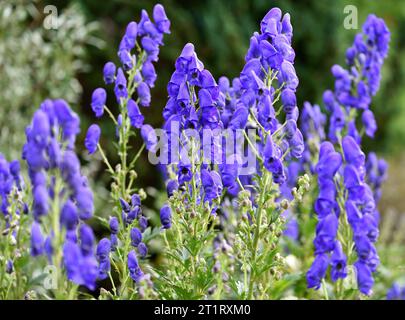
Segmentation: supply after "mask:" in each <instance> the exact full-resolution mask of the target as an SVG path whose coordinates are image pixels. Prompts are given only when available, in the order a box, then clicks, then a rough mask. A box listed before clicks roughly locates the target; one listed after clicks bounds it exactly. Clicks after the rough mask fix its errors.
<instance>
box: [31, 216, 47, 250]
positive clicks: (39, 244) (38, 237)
mask: <svg viewBox="0 0 405 320" xmlns="http://www.w3.org/2000/svg"><path fill="white" fill-rule="evenodd" d="M43 252H44V237H43V235H42V232H41V227H40V225H39V223H37V222H33V223H32V227H31V255H32V256H33V257H35V256H39V255H41V254H42V253H43Z"/></svg>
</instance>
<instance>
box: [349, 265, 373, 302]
mask: <svg viewBox="0 0 405 320" xmlns="http://www.w3.org/2000/svg"><path fill="white" fill-rule="evenodd" d="M354 266H355V267H356V274H357V283H358V286H359V290H360V292H361V293H363V294H365V295H368V296H369V295H371V294H372V290H371V289H372V287H373V285H374V279H373V276H372V273H371V270H370V268H369V267H368V266H367V264H365V263H364V262H362V261H357V262H356V263H355V264H354Z"/></svg>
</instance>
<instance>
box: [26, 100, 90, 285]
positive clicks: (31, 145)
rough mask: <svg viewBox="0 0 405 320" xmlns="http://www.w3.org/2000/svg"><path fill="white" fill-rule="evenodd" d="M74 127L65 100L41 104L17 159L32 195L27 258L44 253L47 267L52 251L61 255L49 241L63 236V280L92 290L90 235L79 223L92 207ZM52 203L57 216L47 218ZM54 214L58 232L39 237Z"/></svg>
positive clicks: (75, 119) (73, 116)
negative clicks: (23, 164) (24, 168)
mask: <svg viewBox="0 0 405 320" xmlns="http://www.w3.org/2000/svg"><path fill="white" fill-rule="evenodd" d="M79 125H80V121H79V118H78V116H77V115H76V114H75V113H74V112H73V111H72V110H71V109H70V107H69V105H68V104H67V103H66V102H65V101H64V100H45V101H44V102H43V103H42V104H41V106H40V108H39V109H38V110H37V111H36V112H35V114H34V116H33V119H32V122H31V125H30V126H28V127H27V129H26V137H27V142H26V144H25V145H24V148H23V154H22V157H23V159H24V160H25V161H26V162H27V165H28V174H29V177H30V181H31V185H32V195H33V204H32V213H33V217H34V220H35V221H34V222H33V224H32V228H31V254H32V255H33V256H38V255H42V254H44V253H46V255H47V256H48V259H49V260H50V261H52V255H53V252H54V250H59V249H60V248H58V247H56V246H57V245H62V243H56V241H57V240H56V239H55V237H54V235H55V234H56V233H57V234H61V233H62V232H63V234H65V239H64V248H63V252H64V265H65V268H66V271H67V275H68V278H69V279H70V280H72V281H73V282H75V283H78V284H80V285H85V286H87V287H88V288H90V289H93V288H94V287H95V281H96V279H97V261H96V260H95V257H94V250H93V242H94V235H93V233H92V230H91V228H89V227H88V226H87V225H86V224H84V221H86V220H88V219H90V218H91V217H92V215H93V211H94V204H93V193H92V191H91V189H90V187H89V185H88V182H87V178H86V177H85V176H82V175H81V172H80V161H79V159H78V157H77V155H76V153H75V151H74V142H75V140H76V135H77V134H78V133H79V131H80V128H79ZM59 180H61V181H62V182H61V181H59ZM52 203H60V207H59V208H58V210H60V212H52ZM55 214H58V215H59V216H58V217H50V219H58V220H59V224H60V230H49V234H48V235H44V234H43V231H42V230H41V222H42V221H43V220H44V219H46V217H47V216H48V215H55ZM78 233H79V237H78ZM94 270H96V271H95V272H94Z"/></svg>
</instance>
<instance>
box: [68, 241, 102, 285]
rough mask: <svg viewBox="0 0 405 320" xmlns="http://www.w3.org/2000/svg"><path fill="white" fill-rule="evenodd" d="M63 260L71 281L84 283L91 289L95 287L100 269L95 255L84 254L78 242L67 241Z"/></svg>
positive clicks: (79, 283)
mask: <svg viewBox="0 0 405 320" xmlns="http://www.w3.org/2000/svg"><path fill="white" fill-rule="evenodd" d="M63 261H64V265H65V268H66V273H67V277H68V279H69V280H70V281H72V282H74V283H76V284H78V285H84V286H86V287H87V288H89V289H90V290H94V289H95V287H96V280H97V277H98V274H99V271H98V264H97V260H96V259H95V258H94V256H92V255H83V253H82V251H81V250H80V248H79V246H78V245H77V244H76V243H74V242H72V241H66V243H65V245H64V247H63Z"/></svg>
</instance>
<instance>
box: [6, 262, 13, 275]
mask: <svg viewBox="0 0 405 320" xmlns="http://www.w3.org/2000/svg"><path fill="white" fill-rule="evenodd" d="M13 270H14V264H13V261H12V260H10V259H7V262H6V273H8V274H11V273H13Z"/></svg>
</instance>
